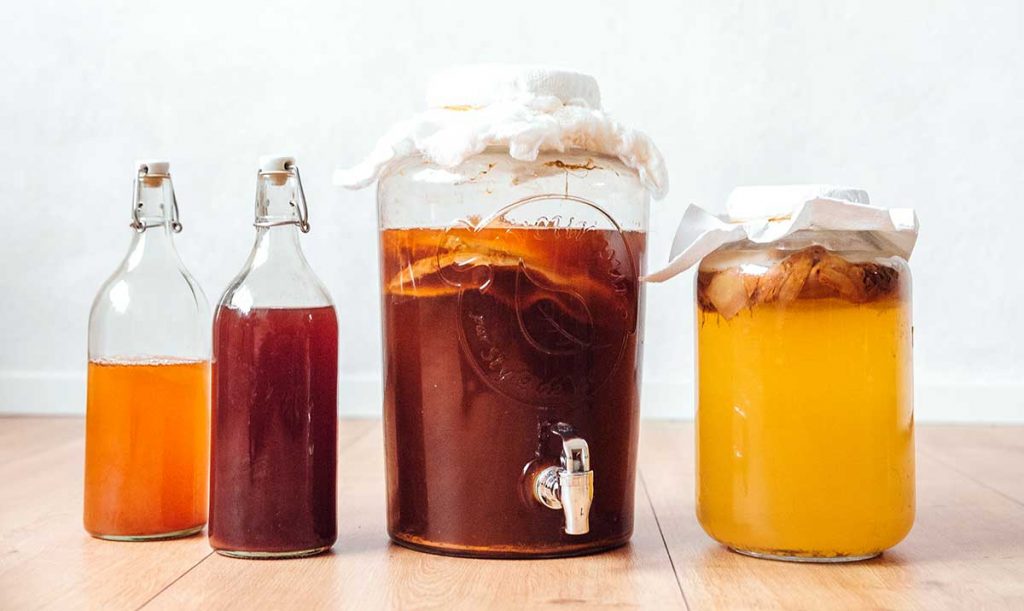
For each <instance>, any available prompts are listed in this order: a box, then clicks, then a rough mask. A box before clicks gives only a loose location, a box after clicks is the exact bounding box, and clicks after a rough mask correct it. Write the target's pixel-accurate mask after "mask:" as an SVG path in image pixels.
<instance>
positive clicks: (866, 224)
mask: <svg viewBox="0 0 1024 611" xmlns="http://www.w3.org/2000/svg"><path fill="white" fill-rule="evenodd" d="M804 229H814V230H824V231H828V230H837V231H870V232H871V233H872V234H874V235H875V236H876V237H878V238H880V239H882V240H885V241H886V242H887V243H889V244H890V246H891V247H892V252H893V254H894V255H898V256H900V257H903V258H904V259H909V258H910V253H911V252H912V251H913V250H914V243H915V242H916V241H917V231H918V222H917V214H916V213H915V212H914V211H913V210H912V209H910V208H892V209H887V208H880V207H878V206H873V205H871V203H870V199H869V197H868V193H867V191H864V190H862V189H853V188H849V187H838V186H832V185H784V186H757V187H737V188H736V189H733V191H732V193H730V194H729V199H728V200H727V202H726V214H725V215H723V216H715V215H714V214H711V213H710V212H708V211H707V210H704V209H703V208H701V207H700V206H696V205H692V204H691V205H690V206H689V207H688V208H687V209H686V212H685V213H684V214H683V220H682V221H680V223H679V228H678V229H677V230H676V236H675V239H674V240H673V241H672V251H671V253H670V254H669V263H668V265H667V266H665V267H664V268H662V269H660V270H658V271H656V272H653V273H651V274H648V275H647V276H645V278H644V279H645V280H646V281H648V282H663V281H665V280H668V279H669V278H671V277H673V276H675V275H676V274H679V273H682V272H683V271H685V270H687V269H689V268H691V267H693V266H694V265H696V264H697V263H699V262H700V260H701V259H703V258H704V257H706V256H707V255H709V254H711V253H712V252H714V251H715V250H717V249H719V248H720V247H722V246H724V245H726V244H730V243H732V242H741V241H743V240H750V241H751V242H756V243H759V244H767V243H771V242H775V241H778V240H780V239H782V238H784V237H786V236H788V235H790V234H792V233H794V232H797V231H801V230H804Z"/></svg>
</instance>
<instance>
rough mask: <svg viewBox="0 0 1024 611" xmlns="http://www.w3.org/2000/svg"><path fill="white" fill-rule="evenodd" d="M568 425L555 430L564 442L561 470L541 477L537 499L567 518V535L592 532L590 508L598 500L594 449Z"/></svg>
mask: <svg viewBox="0 0 1024 611" xmlns="http://www.w3.org/2000/svg"><path fill="white" fill-rule="evenodd" d="M571 431H572V429H571V428H570V427H568V426H566V425H558V426H556V427H553V429H552V432H554V433H555V434H556V435H558V436H559V437H560V438H561V439H562V456H561V466H560V467H548V468H547V469H544V470H543V471H541V472H540V474H538V475H537V479H536V483H535V485H534V496H535V497H536V499H537V500H538V501H540V503H541V504H543V505H544V506H545V507H550V508H551V509H561V510H562V513H563V514H564V515H565V533H566V534H567V535H585V534H587V533H588V532H590V506H591V504H592V503H593V500H594V472H593V471H591V470H590V447H589V446H588V445H587V442H586V441H585V440H584V439H582V438H581V437H577V436H576V435H575V434H573V433H572V432H571Z"/></svg>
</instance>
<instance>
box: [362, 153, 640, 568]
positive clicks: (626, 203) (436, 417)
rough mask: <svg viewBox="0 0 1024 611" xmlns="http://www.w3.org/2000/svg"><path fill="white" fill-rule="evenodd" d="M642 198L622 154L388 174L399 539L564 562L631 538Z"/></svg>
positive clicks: (489, 156)
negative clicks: (565, 557) (559, 558)
mask: <svg viewBox="0 0 1024 611" xmlns="http://www.w3.org/2000/svg"><path fill="white" fill-rule="evenodd" d="M648 202H649V195H648V192H647V190H646V189H645V188H644V187H643V185H642V184H641V182H640V179H639V178H638V176H637V173H636V172H635V171H634V170H631V169H630V168H628V167H626V166H625V165H624V164H623V163H622V162H621V161H619V160H618V159H616V158H613V157H608V156H604V155H599V154H595V153H591V152H587V151H579V150H577V151H571V152H567V153H564V154H563V153H541V154H540V155H539V156H538V158H537V159H536V160H535V161H520V160H516V159H513V158H512V157H511V156H510V155H509V153H508V150H507V149H504V150H503V149H501V148H500V147H492V148H488V149H487V150H486V151H484V152H483V153H481V154H478V155H476V156H473V157H470V158H469V159H467V160H465V161H464V162H463V163H462V164H461V165H458V166H457V167H443V166H440V165H438V164H435V163H433V162H431V161H428V160H427V159H425V158H424V157H422V156H416V155H414V156H410V157H407V158H405V159H403V160H401V161H399V162H396V163H395V164H393V165H392V166H390V167H389V169H388V170H387V171H386V172H385V173H384V175H383V176H382V177H381V178H380V182H379V186H378V204H379V215H380V231H381V234H380V245H381V281H382V312H383V321H382V324H383V337H384V429H385V441H386V453H387V456H386V458H387V490H388V531H389V534H390V535H391V537H392V539H393V540H394V541H396V542H398V543H400V544H402V545H405V546H409V547H413V548H417V549H421V550H426V551H434V552H440V553H448V554H458V555H469V556H496V557H515V556H561V555H571V554H580V553H587V552H592V551H596V550H600V549H606V548H610V547H614V546H617V545H621V544H623V543H625V542H626V541H627V540H628V539H629V537H630V535H631V533H632V530H633V492H634V480H635V467H636V451H637V434H638V417H639V407H640V405H639V398H640V358H641V346H642V338H643V285H642V284H641V283H640V282H639V278H640V276H641V275H642V274H643V271H644V269H643V268H644V252H645V247H646V236H647V217H648Z"/></svg>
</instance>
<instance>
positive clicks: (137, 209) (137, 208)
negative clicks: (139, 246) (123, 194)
mask: <svg viewBox="0 0 1024 611" xmlns="http://www.w3.org/2000/svg"><path fill="white" fill-rule="evenodd" d="M149 175H150V174H149V166H147V165H141V166H139V173H138V174H137V175H136V176H135V185H134V191H135V194H134V198H133V199H132V222H131V223H129V225H128V226H129V227H131V228H132V229H134V230H135V231H136V233H145V231H146V230H147V229H150V228H152V227H160V226H161V225H163V224H164V223H163V222H160V223H144V222H142V218H141V217H140V216H139V215H140V213H141V212H142V181H143V179H145V178H146V177H147V176H149ZM153 176H160V177H161V178H164V179H166V180H167V184H168V185H170V187H171V231H173V232H174V233H181V229H182V226H181V221H180V220H179V219H178V197H177V196H176V195H175V194H174V182H173V181H172V180H171V175H170V174H153Z"/></svg>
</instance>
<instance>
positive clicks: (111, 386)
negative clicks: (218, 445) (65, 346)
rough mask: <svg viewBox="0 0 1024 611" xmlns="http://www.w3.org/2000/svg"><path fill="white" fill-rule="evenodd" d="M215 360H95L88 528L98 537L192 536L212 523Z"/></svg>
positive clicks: (90, 407)
mask: <svg viewBox="0 0 1024 611" xmlns="http://www.w3.org/2000/svg"><path fill="white" fill-rule="evenodd" d="M209 396H210V363H209V361H205V360H202V361H200V360H171V359H145V360H123V361H122V360H102V361H90V362H89V393H88V411H87V418H86V444H85V529H86V530H87V531H89V533H90V534H92V535H94V536H97V537H104V538H113V539H140V538H142V539H144V538H159V537H169V536H176V535H184V534H189V533H190V532H196V531H198V530H200V529H202V527H203V525H204V524H205V523H206V510H207V474H208V469H209V467H208V465H209V434H210V408H209Z"/></svg>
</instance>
